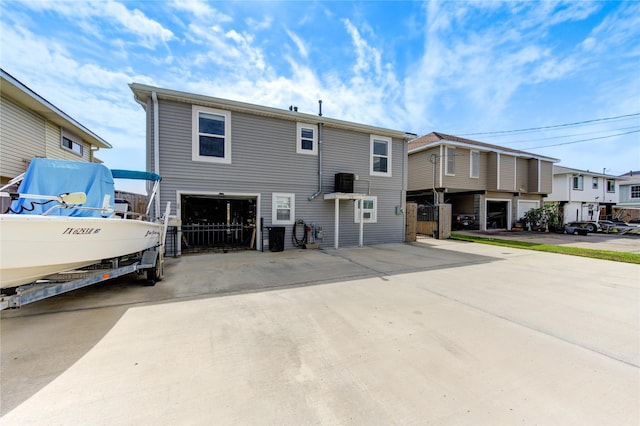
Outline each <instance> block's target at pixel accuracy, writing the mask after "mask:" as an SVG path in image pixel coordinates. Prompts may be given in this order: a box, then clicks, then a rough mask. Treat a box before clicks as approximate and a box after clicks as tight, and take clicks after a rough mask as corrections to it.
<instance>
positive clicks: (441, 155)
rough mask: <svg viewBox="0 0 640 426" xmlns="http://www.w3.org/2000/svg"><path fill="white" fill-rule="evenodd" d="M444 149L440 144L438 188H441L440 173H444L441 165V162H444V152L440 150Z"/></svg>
mask: <svg viewBox="0 0 640 426" xmlns="http://www.w3.org/2000/svg"><path fill="white" fill-rule="evenodd" d="M443 149H444V145H440V158H439V162H440V170H439V171H438V177H439V178H440V182H439V183H438V188H442V173H444V166H443V164H442V163H443V162H444V153H443V152H442V151H443Z"/></svg>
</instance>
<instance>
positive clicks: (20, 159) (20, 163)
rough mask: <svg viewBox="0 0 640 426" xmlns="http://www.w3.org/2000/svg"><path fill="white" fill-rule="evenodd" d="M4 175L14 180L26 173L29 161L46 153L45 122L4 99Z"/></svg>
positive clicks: (0, 149)
mask: <svg viewBox="0 0 640 426" xmlns="http://www.w3.org/2000/svg"><path fill="white" fill-rule="evenodd" d="M0 102H2V103H1V104H0V108H1V111H2V114H1V115H2V120H0V126H1V127H0V132H1V133H0V134H1V135H2V143H0V175H2V177H3V178H12V177H14V176H17V175H19V174H20V173H22V172H24V171H25V170H26V166H27V164H28V161H29V160H31V159H32V158H33V157H36V156H44V153H45V146H46V144H45V120H44V118H42V117H40V116H39V115H37V114H34V113H33V112H31V111H29V110H27V109H25V108H23V107H22V106H20V105H19V104H18V103H16V102H15V101H13V100H12V99H11V98H8V97H6V96H0Z"/></svg>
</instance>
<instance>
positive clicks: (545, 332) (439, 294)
mask: <svg viewBox="0 0 640 426" xmlns="http://www.w3.org/2000/svg"><path fill="white" fill-rule="evenodd" d="M423 289H424V291H427V292H429V293H431V294H433V295H435V296H440V297H442V298H445V299H447V300H450V301H452V302H456V303H459V304H461V305H464V306H467V307H469V308H472V309H475V310H477V311H480V312H482V313H484V314H487V315H490V316H493V317H496V318H500V319H502V320H505V321H507V322H510V323H512V324H516V325H518V326H520V327H524V328H526V329H529V330H532V331H535V332H537V333H540V334H544V335H545V336H548V337H552V338H554V339H557V340H560V341H561V342H564V343H568V344H570V345H573V346H577V347H579V348H581V349H585V350H587V351H590V352H593V353H596V354H598V355H602V356H604V357H607V358H609V359H612V360H614V361H618V362H621V363H623V364H626V365H629V366H631V367H635V368H640V364H636V363H634V362H633V361H628V360H625V359H622V358H620V357H617V356H615V355H613V354H610V353H607V352H603V351H601V350H599V349H598V348H595V347H592V346H588V345H585V344H582V343H580V342H576V341H573V340H569V339H567V338H565V337H562V336H559V335H557V334H554V333H550V332H549V331H547V330H544V329H542V328H539V327H535V326H533V325H532V324H528V323H526V322H524V321H519V320H516V319H513V318H509V317H506V316H504V315H501V314H498V313H496V312H491V311H489V310H487V309H484V308H481V307H479V306H476V305H473V304H471V303H468V302H464V301H462V300H459V299H456V298H454V297H451V296H448V295H446V294H443V293H440V292H438V291H436V290H433V289H430V288H426V287H425V288H423Z"/></svg>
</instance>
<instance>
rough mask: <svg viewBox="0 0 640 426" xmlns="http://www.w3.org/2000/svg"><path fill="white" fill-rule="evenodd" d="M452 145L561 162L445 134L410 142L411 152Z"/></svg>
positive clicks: (422, 137)
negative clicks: (445, 144) (424, 148)
mask: <svg viewBox="0 0 640 426" xmlns="http://www.w3.org/2000/svg"><path fill="white" fill-rule="evenodd" d="M443 142H445V143H450V144H451V145H458V144H462V145H471V146H474V147H477V148H479V149H482V150H485V151H498V152H502V153H509V154H514V155H516V156H519V157H531V158H541V159H545V160H548V161H552V162H557V161H560V160H558V159H556V158H551V157H547V156H545V155H539V154H534V153H531V152H526V151H520V150H517V149H513V148H507V147H504V146H499V145H492V144H490V143H486V142H480V141H475V140H473V139H465V138H461V137H458V136H453V135H447V134H445V133H439V132H431V133H429V134H427V135H424V136H421V137H419V138H417V139H414V140H412V141H410V142H409V152H410V153H411V151H413V150H417V149H419V148H422V147H429V146H435V145H440V144H441V143H443Z"/></svg>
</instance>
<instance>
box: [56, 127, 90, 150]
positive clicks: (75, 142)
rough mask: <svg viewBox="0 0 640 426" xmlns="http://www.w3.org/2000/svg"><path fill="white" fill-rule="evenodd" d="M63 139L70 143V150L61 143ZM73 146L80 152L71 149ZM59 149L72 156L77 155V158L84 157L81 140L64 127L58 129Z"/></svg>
mask: <svg viewBox="0 0 640 426" xmlns="http://www.w3.org/2000/svg"><path fill="white" fill-rule="evenodd" d="M65 139H67V140H68V141H69V142H71V148H69V147H66V146H64V144H63V142H64V140H65ZM74 146H78V148H79V149H80V152H78V151H76V150H75V149H73V147H74ZM60 148H62V149H63V150H65V151H67V152H70V153H72V154H74V155H77V156H78V157H84V148H85V147H84V144H83V143H82V138H81V137H79V136H77V135H74V134H73V133H71V132H70V131H68V130H67V129H65V128H64V127H60Z"/></svg>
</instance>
